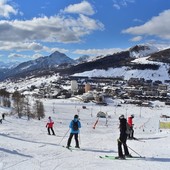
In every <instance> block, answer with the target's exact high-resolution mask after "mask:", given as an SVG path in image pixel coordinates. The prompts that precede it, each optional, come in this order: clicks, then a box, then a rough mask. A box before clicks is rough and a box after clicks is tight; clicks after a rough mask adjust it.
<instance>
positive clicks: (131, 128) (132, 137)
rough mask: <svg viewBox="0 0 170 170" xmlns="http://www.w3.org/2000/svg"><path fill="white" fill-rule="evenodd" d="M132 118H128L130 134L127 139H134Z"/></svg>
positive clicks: (132, 116)
mask: <svg viewBox="0 0 170 170" xmlns="http://www.w3.org/2000/svg"><path fill="white" fill-rule="evenodd" d="M133 118H134V115H133V114H132V115H131V116H129V117H128V124H129V126H130V134H129V135H128V139H134V129H133V125H134V124H133Z"/></svg>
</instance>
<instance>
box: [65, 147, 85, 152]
mask: <svg viewBox="0 0 170 170" xmlns="http://www.w3.org/2000/svg"><path fill="white" fill-rule="evenodd" d="M62 147H63V148H66V149H68V150H70V151H71V152H72V151H74V150H75V151H84V150H85V149H82V148H76V147H71V146H70V147H69V148H67V147H66V146H62Z"/></svg>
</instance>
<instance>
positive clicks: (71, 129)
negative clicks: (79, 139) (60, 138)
mask: <svg viewBox="0 0 170 170" xmlns="http://www.w3.org/2000/svg"><path fill="white" fill-rule="evenodd" d="M73 121H74V122H78V130H74V129H73V123H74V122H73ZM69 128H70V133H74V134H75V133H79V132H80V131H79V128H81V123H80V121H79V120H78V119H77V118H74V120H72V121H71V122H70V125H69Z"/></svg>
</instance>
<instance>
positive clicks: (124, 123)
mask: <svg viewBox="0 0 170 170" xmlns="http://www.w3.org/2000/svg"><path fill="white" fill-rule="evenodd" d="M119 121H120V124H119V128H120V137H119V139H118V157H117V158H118V159H125V157H132V156H131V155H130V154H129V151H128V147H127V145H126V140H127V133H126V130H127V128H126V126H127V120H126V119H125V117H124V115H121V116H120V117H119ZM122 145H123V148H124V154H123V151H122Z"/></svg>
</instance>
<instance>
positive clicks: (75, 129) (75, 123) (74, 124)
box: [66, 115, 81, 148]
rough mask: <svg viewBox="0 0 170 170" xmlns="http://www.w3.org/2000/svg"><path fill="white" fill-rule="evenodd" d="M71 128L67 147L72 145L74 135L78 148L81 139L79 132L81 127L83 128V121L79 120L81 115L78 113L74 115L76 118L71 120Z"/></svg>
mask: <svg viewBox="0 0 170 170" xmlns="http://www.w3.org/2000/svg"><path fill="white" fill-rule="evenodd" d="M69 128H70V136H69V138H68V141H67V146H66V147H67V148H69V147H70V144H71V140H72V137H73V136H74V139H75V143H76V146H75V147H76V148H80V146H79V140H78V134H79V132H80V130H79V128H81V123H80V121H79V116H78V115H75V116H74V119H73V120H72V121H71V122H70V125H69Z"/></svg>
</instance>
